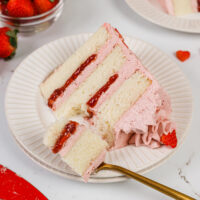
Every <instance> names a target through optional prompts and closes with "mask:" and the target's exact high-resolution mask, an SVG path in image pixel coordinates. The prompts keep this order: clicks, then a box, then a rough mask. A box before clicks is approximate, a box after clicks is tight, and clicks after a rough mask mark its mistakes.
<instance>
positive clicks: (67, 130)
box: [52, 121, 78, 153]
mask: <svg viewBox="0 0 200 200" xmlns="http://www.w3.org/2000/svg"><path fill="white" fill-rule="evenodd" d="M77 125H78V123H77V122H74V121H70V122H69V123H67V124H66V125H65V127H64V128H63V130H62V132H61V135H60V137H59V138H58V139H57V141H56V143H55V145H54V148H53V149H52V152H53V153H58V152H59V151H60V150H61V149H62V147H63V146H64V144H65V142H66V141H67V140H68V139H69V138H70V136H71V135H72V134H74V133H75V131H76V128H77Z"/></svg>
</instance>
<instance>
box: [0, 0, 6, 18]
mask: <svg viewBox="0 0 200 200" xmlns="http://www.w3.org/2000/svg"><path fill="white" fill-rule="evenodd" d="M7 3H8V0H0V11H1V13H2V14H4V15H8V9H7Z"/></svg>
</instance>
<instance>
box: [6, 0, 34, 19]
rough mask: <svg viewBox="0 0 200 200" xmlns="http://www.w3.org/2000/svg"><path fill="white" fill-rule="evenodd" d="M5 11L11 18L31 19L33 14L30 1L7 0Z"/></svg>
mask: <svg viewBox="0 0 200 200" xmlns="http://www.w3.org/2000/svg"><path fill="white" fill-rule="evenodd" d="M7 9H8V15H9V16H12V17H31V16H33V15H34V14H35V10H34V6H33V3H32V1H31V0H9V2H8V4H7Z"/></svg>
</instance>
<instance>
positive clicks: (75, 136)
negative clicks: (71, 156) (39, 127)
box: [59, 125, 85, 156]
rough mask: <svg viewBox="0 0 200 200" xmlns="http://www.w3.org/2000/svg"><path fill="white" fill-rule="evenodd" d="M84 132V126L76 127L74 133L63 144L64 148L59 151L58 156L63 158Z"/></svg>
mask: <svg viewBox="0 0 200 200" xmlns="http://www.w3.org/2000/svg"><path fill="white" fill-rule="evenodd" d="M84 130H85V126H83V125H79V126H78V128H77V130H76V132H75V133H74V134H73V135H71V136H70V138H69V139H68V140H67V141H66V142H65V144H64V147H63V148H62V149H61V150H60V151H59V154H60V156H64V155H66V154H67V153H68V152H69V150H70V149H71V148H72V147H73V145H74V144H75V143H76V142H77V141H78V139H79V138H80V136H81V134H82V133H83V131H84Z"/></svg>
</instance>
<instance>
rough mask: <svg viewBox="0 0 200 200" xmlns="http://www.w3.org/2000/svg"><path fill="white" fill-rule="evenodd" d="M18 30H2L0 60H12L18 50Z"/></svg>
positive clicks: (0, 32) (0, 30)
mask: <svg viewBox="0 0 200 200" xmlns="http://www.w3.org/2000/svg"><path fill="white" fill-rule="evenodd" d="M17 33H18V31H17V30H11V29H10V28H8V27H4V28H0V58H3V59H5V60H8V59H11V58H12V57H13V56H14V55H15V52H16V49H17Z"/></svg>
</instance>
